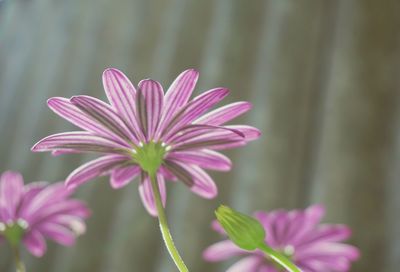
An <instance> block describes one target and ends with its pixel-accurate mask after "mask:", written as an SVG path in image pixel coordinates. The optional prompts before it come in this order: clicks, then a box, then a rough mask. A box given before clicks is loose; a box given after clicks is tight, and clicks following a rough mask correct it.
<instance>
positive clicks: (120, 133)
mask: <svg viewBox="0 0 400 272" xmlns="http://www.w3.org/2000/svg"><path fill="white" fill-rule="evenodd" d="M71 102H72V103H73V104H74V105H75V106H77V107H78V108H79V109H80V110H81V111H82V112H84V113H86V114H87V115H88V116H90V117H91V118H93V119H94V120H96V121H97V122H98V123H99V124H100V125H101V126H102V127H104V128H105V129H107V130H108V131H110V132H111V133H112V134H113V135H114V138H116V139H118V140H119V141H120V142H122V143H124V144H125V145H126V146H129V144H127V142H128V143H129V142H130V141H133V142H134V143H135V144H137V143H138V142H139V141H138V138H137V135H135V134H134V133H132V132H130V131H129V128H128V127H127V126H126V124H125V122H124V120H122V119H121V118H120V117H119V116H118V114H117V113H115V112H114V110H113V109H112V108H111V107H110V106H109V105H108V104H106V103H104V102H103V101H101V100H99V99H97V98H93V97H90V96H85V95H80V96H74V97H72V98H71Z"/></svg>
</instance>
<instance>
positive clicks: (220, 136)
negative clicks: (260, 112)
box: [172, 130, 246, 151]
mask: <svg viewBox="0 0 400 272" xmlns="http://www.w3.org/2000/svg"><path fill="white" fill-rule="evenodd" d="M245 143H246V142H245V140H244V139H243V137H242V136H240V135H238V134H236V133H234V132H232V131H229V130H213V131H212V132H208V133H205V134H201V135H198V136H196V137H193V138H189V139H187V140H186V141H180V142H177V143H175V144H174V145H173V146H172V149H173V150H175V151H182V150H190V149H203V148H207V149H222V148H223V147H226V146H228V147H229V146H230V145H231V144H236V145H237V144H239V145H242V144H243V145H244V144H245Z"/></svg>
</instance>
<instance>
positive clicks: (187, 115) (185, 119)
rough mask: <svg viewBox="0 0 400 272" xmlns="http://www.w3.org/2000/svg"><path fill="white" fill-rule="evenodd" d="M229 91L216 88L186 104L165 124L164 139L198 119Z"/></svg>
mask: <svg viewBox="0 0 400 272" xmlns="http://www.w3.org/2000/svg"><path fill="white" fill-rule="evenodd" d="M228 93H229V91H228V89H225V88H216V89H212V90H209V91H207V92H205V93H203V94H201V95H199V96H197V97H196V98H195V99H193V100H192V101H191V102H189V103H188V104H186V106H184V107H183V108H182V109H181V110H180V111H179V112H178V113H177V114H176V115H175V116H174V118H173V119H172V120H171V122H170V123H169V124H168V125H166V126H165V129H164V131H163V133H162V139H165V138H169V136H170V135H173V134H175V133H176V132H177V131H179V130H180V129H181V128H182V127H184V126H186V125H187V124H189V123H190V122H192V121H193V120H196V119H197V118H198V117H200V116H201V115H202V114H203V113H205V112H206V111H207V110H209V109H210V108H211V107H213V106H214V105H215V104H217V103H218V102H220V101H221V100H222V99H224V98H225V97H226V96H227V95H228Z"/></svg>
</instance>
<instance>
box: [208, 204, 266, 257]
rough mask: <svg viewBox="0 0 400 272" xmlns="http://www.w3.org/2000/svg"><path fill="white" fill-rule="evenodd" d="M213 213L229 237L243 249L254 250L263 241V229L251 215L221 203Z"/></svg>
mask: <svg viewBox="0 0 400 272" xmlns="http://www.w3.org/2000/svg"><path fill="white" fill-rule="evenodd" d="M215 214H216V216H217V219H218V221H219V223H220V224H221V226H222V227H223V228H224V230H225V231H226V233H227V234H228V236H229V238H230V239H231V240H232V242H234V243H235V244H236V245H237V246H239V247H240V248H242V249H245V250H255V249H257V248H259V247H260V245H262V244H264V243H265V230H264V227H263V226H262V225H261V223H260V222H258V221H257V220H256V219H254V218H253V217H250V216H248V215H245V214H243V213H240V212H238V211H235V210H233V209H231V208H229V207H227V206H224V205H221V206H220V207H219V208H218V209H217V210H216V211H215Z"/></svg>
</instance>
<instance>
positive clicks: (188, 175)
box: [165, 159, 218, 198]
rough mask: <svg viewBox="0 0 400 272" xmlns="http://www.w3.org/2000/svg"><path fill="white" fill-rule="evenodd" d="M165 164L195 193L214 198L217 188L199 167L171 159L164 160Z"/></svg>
mask: <svg viewBox="0 0 400 272" xmlns="http://www.w3.org/2000/svg"><path fill="white" fill-rule="evenodd" d="M165 166H167V168H168V169H169V170H170V171H171V172H172V173H173V174H174V175H175V176H176V177H178V179H180V180H181V181H183V182H184V183H185V184H186V185H188V186H189V187H190V190H191V191H192V192H194V193H195V194H197V195H199V196H201V197H204V198H214V197H216V196H217V194H218V188H217V186H216V185H215V183H214V181H213V180H212V178H211V177H210V176H209V175H208V174H207V173H206V172H205V171H204V170H203V169H201V168H200V167H198V166H196V165H188V164H184V163H181V162H178V161H174V160H171V159H168V160H166V162H165Z"/></svg>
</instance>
